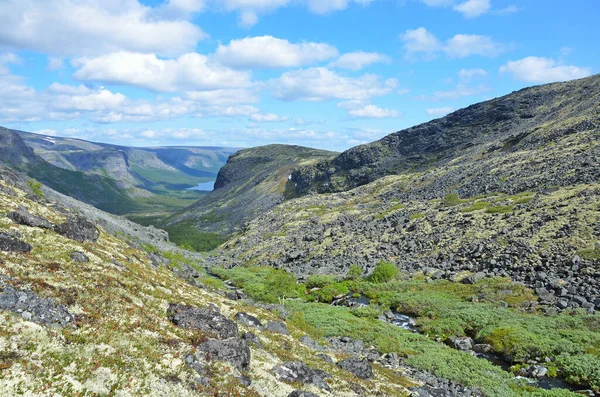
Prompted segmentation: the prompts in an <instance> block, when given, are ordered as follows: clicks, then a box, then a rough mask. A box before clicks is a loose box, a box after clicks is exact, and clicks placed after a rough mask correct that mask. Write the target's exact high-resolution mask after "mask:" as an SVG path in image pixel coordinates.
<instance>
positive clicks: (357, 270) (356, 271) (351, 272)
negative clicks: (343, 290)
mask: <svg viewBox="0 0 600 397" xmlns="http://www.w3.org/2000/svg"><path fill="white" fill-rule="evenodd" d="M362 275H363V269H362V267H360V266H359V265H356V264H354V265H350V268H349V269H348V275H347V276H346V278H347V279H348V280H355V281H356V280H360V278H361V277H362Z"/></svg>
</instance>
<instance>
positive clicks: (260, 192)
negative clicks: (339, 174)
mask: <svg viewBox="0 0 600 397" xmlns="http://www.w3.org/2000/svg"><path fill="white" fill-rule="evenodd" d="M335 154H336V153H334V152H328V151H325V150H317V149H310V148H305V147H301V146H289V145H268V146H261V147H256V148H251V149H244V150H240V151H239V152H236V153H234V154H232V155H231V156H230V157H229V159H228V160H227V163H226V164H225V166H224V167H223V168H221V170H220V171H219V174H218V176H217V179H216V182H215V190H214V191H212V192H210V193H208V194H206V195H205V196H203V197H202V198H201V199H200V200H198V202H196V203H194V204H193V205H191V206H190V207H188V208H186V209H184V210H182V211H180V212H178V213H176V214H175V215H173V216H171V217H170V218H168V219H167V220H165V221H164V222H163V223H161V226H162V227H164V228H165V229H166V230H168V231H169V232H170V233H171V236H172V238H173V237H174V236H178V235H182V234H183V235H185V239H184V240H185V241H188V242H190V243H192V244H193V243H194V242H193V241H192V240H201V239H206V238H207V237H210V236H212V237H213V238H214V239H215V241H216V242H222V241H223V239H225V238H226V237H227V236H229V235H230V234H232V233H233V232H235V231H238V230H240V229H241V228H243V227H244V225H245V224H246V223H247V222H248V221H250V220H252V219H254V218H256V217H258V216H259V215H261V214H263V213H264V212H266V211H268V210H270V209H272V208H274V207H276V206H277V205H278V204H280V203H281V202H283V200H284V198H285V195H286V183H287V182H288V180H289V175H290V173H291V171H292V169H294V168H295V167H298V166H302V165H309V164H311V163H315V162H318V161H320V160H324V159H329V158H331V157H332V156H334V155H335ZM194 230H195V231H199V232H200V233H201V234H197V233H195V234H193V235H190V234H189V232H190V231H194ZM202 233H203V234H202ZM217 236H221V238H217ZM175 238H176V240H177V237H175ZM197 243H198V242H196V244H197Z"/></svg>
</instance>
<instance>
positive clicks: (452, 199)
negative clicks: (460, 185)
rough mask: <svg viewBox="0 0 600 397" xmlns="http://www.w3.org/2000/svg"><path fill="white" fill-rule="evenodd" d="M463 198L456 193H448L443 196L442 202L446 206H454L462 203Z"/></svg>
mask: <svg viewBox="0 0 600 397" xmlns="http://www.w3.org/2000/svg"><path fill="white" fill-rule="evenodd" d="M462 203H463V200H461V198H460V197H459V196H458V194H456V193H449V194H447V195H446V196H445V197H444V201H443V204H444V206H446V207H455V206H457V205H459V204H462Z"/></svg>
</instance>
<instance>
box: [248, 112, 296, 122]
mask: <svg viewBox="0 0 600 397" xmlns="http://www.w3.org/2000/svg"><path fill="white" fill-rule="evenodd" d="M250 120H252V121H256V122H257V123H273V122H277V121H286V120H287V117H285V116H279V115H277V114H273V113H255V114H253V115H251V116H250Z"/></svg>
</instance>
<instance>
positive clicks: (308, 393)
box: [288, 390, 319, 397]
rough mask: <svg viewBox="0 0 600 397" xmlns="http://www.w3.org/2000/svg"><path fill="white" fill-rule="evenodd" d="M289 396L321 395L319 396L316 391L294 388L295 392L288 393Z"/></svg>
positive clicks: (314, 396)
mask: <svg viewBox="0 0 600 397" xmlns="http://www.w3.org/2000/svg"><path fill="white" fill-rule="evenodd" d="M288 397H319V396H317V395H316V394H315V393H311V392H309V391H303V390H294V391H293V392H291V393H290V394H288Z"/></svg>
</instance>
